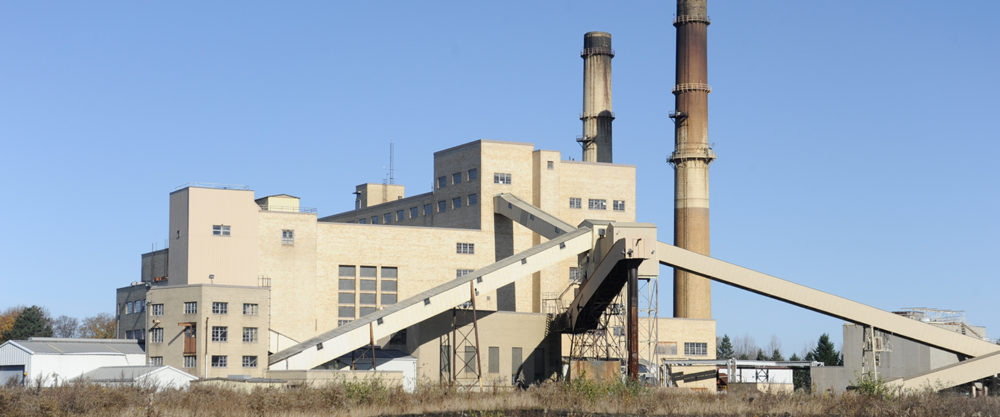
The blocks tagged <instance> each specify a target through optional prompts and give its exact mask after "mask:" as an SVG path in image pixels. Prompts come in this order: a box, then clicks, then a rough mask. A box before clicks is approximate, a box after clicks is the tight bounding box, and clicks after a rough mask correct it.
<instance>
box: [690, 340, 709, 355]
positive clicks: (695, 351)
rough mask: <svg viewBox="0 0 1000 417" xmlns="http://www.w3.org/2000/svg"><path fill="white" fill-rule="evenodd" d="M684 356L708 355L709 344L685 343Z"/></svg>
mask: <svg viewBox="0 0 1000 417" xmlns="http://www.w3.org/2000/svg"><path fill="white" fill-rule="evenodd" d="M684 354H685V355H689V356H705V355H708V343H696V342H695V343H692V342H684Z"/></svg>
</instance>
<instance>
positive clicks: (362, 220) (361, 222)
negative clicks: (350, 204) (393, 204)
mask: <svg viewBox="0 0 1000 417" xmlns="http://www.w3.org/2000/svg"><path fill="white" fill-rule="evenodd" d="M358 224H368V219H361V220H358Z"/></svg>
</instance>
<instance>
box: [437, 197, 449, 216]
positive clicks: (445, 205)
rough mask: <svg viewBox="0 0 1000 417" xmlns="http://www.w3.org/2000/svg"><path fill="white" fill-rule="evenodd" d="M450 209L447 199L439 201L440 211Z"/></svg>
mask: <svg viewBox="0 0 1000 417" xmlns="http://www.w3.org/2000/svg"><path fill="white" fill-rule="evenodd" d="M446 210H448V202H447V201H445V200H441V201H438V213H444V212H445V211H446Z"/></svg>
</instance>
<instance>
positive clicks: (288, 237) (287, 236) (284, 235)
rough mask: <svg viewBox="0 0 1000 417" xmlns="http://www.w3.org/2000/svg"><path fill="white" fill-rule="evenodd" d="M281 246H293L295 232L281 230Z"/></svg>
mask: <svg viewBox="0 0 1000 417" xmlns="http://www.w3.org/2000/svg"><path fill="white" fill-rule="evenodd" d="M281 244H282V245H294V244H295V231H294V230H291V229H282V230H281Z"/></svg>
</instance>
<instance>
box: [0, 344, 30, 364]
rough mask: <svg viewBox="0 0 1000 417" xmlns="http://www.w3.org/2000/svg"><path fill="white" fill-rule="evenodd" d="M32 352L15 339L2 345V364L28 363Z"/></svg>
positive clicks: (0, 362) (0, 352) (0, 351)
mask: <svg viewBox="0 0 1000 417" xmlns="http://www.w3.org/2000/svg"><path fill="white" fill-rule="evenodd" d="M30 356H31V352H29V351H28V350H27V349H25V348H24V347H23V346H18V345H17V344H15V343H14V342H13V341H7V342H4V344H2V345H0V365H15V364H16V365H21V364H25V363H28V358H29V357H30Z"/></svg>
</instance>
